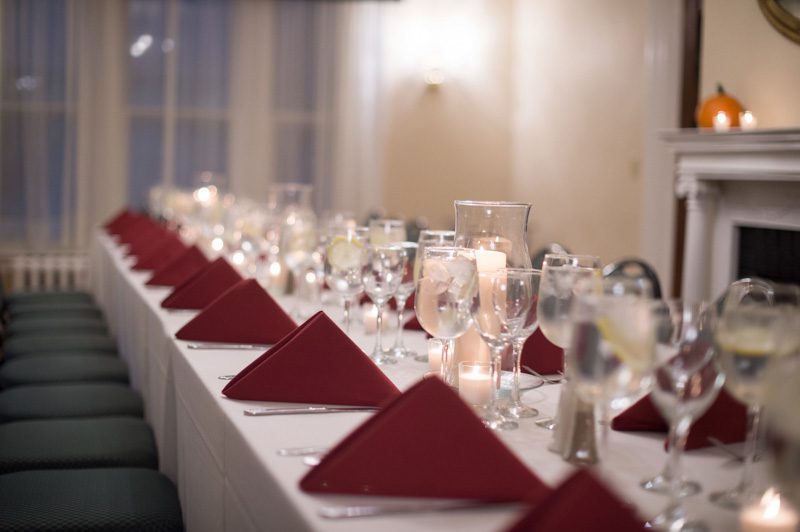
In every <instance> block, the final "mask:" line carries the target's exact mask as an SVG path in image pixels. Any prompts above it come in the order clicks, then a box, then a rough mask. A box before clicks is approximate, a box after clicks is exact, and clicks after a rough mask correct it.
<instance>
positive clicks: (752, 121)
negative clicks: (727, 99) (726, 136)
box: [739, 111, 758, 131]
mask: <svg viewBox="0 0 800 532" xmlns="http://www.w3.org/2000/svg"><path fill="white" fill-rule="evenodd" d="M757 125H758V120H756V115H754V114H753V113H751V112H750V111H742V112H741V113H739V127H740V128H742V131H751V130H753V129H755V128H756V126H757Z"/></svg>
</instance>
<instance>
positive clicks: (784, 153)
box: [663, 129, 800, 299]
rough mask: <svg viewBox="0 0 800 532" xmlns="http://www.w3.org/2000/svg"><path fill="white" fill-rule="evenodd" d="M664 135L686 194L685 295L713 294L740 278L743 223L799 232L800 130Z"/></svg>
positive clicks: (679, 193)
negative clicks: (739, 241)
mask: <svg viewBox="0 0 800 532" xmlns="http://www.w3.org/2000/svg"><path fill="white" fill-rule="evenodd" d="M663 139H664V140H665V141H666V142H667V144H668V146H669V147H670V149H671V150H672V152H673V155H674V169H675V173H674V175H675V193H676V194H677V196H678V197H685V198H686V238H685V241H684V257H683V285H682V290H681V295H682V297H683V298H687V299H700V298H703V299H707V298H713V297H716V296H717V295H719V294H720V293H722V291H723V290H724V289H725V287H726V286H727V285H728V284H729V283H730V282H731V281H733V280H735V277H736V273H737V272H736V267H737V263H738V258H739V257H738V253H739V245H738V237H739V233H738V228H739V227H742V226H745V227H759V228H773V229H789V230H795V231H800V129H780V130H777V129H776V130H757V131H752V132H739V131H736V132H729V133H715V132H711V131H698V130H681V131H674V132H668V133H665V134H664V135H663ZM797 268H798V269H800V264H798V265H797Z"/></svg>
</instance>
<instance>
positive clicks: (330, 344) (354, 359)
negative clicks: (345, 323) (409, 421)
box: [222, 311, 400, 406]
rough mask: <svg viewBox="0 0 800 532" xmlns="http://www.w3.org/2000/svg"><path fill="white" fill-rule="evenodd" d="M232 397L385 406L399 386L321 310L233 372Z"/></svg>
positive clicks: (228, 390) (227, 389) (229, 393)
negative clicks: (246, 364) (247, 363)
mask: <svg viewBox="0 0 800 532" xmlns="http://www.w3.org/2000/svg"><path fill="white" fill-rule="evenodd" d="M222 393H223V394H224V395H225V396H226V397H229V398H231V399H244V400H249V401H279V402H285V403H312V404H331V405H355V406H381V405H383V404H384V403H387V402H388V401H390V400H391V399H394V398H395V397H397V396H398V395H400V391H399V390H398V389H397V387H396V386H395V385H394V384H392V381H390V380H389V379H388V378H387V377H386V375H384V374H383V372H382V371H381V370H380V369H378V367H377V366H376V365H375V364H374V363H373V362H372V360H370V359H369V357H368V356H367V355H366V354H365V353H364V352H363V351H362V350H361V348H360V347H358V346H357V345H356V344H355V343H354V342H353V341H352V340H351V339H350V338H349V337H348V336H347V335H346V334H345V333H344V331H342V330H341V329H340V328H339V326H338V325H336V324H335V323H334V322H333V321H331V319H330V318H329V317H328V316H327V315H325V313H324V312H322V311H319V312H317V313H316V314H314V315H313V316H311V317H310V318H309V319H308V320H306V321H305V322H304V323H303V324H301V325H300V326H299V327H297V328H295V329H294V330H293V331H292V332H290V333H289V334H287V335H286V336H284V337H283V338H282V339H281V340H280V341H279V342H278V343H277V344H275V345H274V346H272V347H271V348H270V349H269V350H268V351H267V352H266V353H264V354H263V355H261V356H260V357H258V358H257V359H256V360H254V361H253V362H252V363H251V364H250V365H248V366H247V367H246V368H244V369H243V370H242V371H240V372H239V373H238V375H236V377H234V378H233V379H232V380H231V381H230V382H229V383H228V385H227V386H225V388H223V390H222Z"/></svg>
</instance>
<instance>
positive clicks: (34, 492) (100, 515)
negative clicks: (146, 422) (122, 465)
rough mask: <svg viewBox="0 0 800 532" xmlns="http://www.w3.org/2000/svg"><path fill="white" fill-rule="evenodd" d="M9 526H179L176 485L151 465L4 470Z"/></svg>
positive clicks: (118, 529)
mask: <svg viewBox="0 0 800 532" xmlns="http://www.w3.org/2000/svg"><path fill="white" fill-rule="evenodd" d="M0 516H1V517H0V523H1V524H2V528H3V530H12V531H16V530H20V531H21V530H47V531H50V532H83V531H87V530H103V531H106V532H179V531H181V530H183V520H182V518H181V508H180V503H179V501H178V495H177V492H176V490H175V486H173V484H172V483H171V482H170V481H169V479H167V478H166V477H165V476H163V475H161V474H159V473H157V472H155V471H151V470H148V469H118V468H111V469H72V470H39V471H20V472H17V473H9V474H7V475H0Z"/></svg>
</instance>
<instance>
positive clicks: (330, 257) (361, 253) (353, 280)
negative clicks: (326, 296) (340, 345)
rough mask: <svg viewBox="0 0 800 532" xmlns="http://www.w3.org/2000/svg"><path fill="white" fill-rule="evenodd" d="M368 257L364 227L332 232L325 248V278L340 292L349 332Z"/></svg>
mask: <svg viewBox="0 0 800 532" xmlns="http://www.w3.org/2000/svg"><path fill="white" fill-rule="evenodd" d="M366 260H367V228H366V227H354V228H352V229H344V230H342V231H339V232H337V233H336V234H334V235H333V236H331V240H330V242H329V243H328V247H327V249H326V252H325V281H326V282H327V283H328V287H330V289H331V290H333V291H334V292H336V293H337V294H338V295H339V298H340V300H341V303H342V310H343V314H344V318H343V324H344V330H345V332H346V333H348V334H349V333H350V321H351V319H350V309H351V308H352V306H353V302H354V301H356V300H357V298H358V296H359V295H360V294H361V292H363V291H364V280H363V278H362V269H363V267H364V264H365V263H366Z"/></svg>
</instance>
